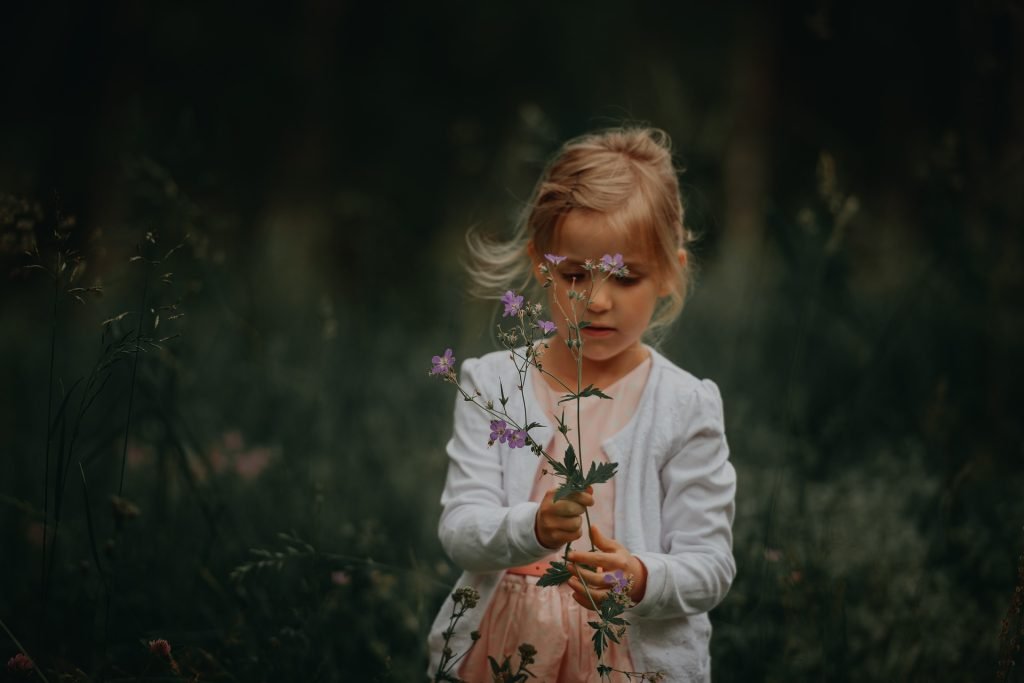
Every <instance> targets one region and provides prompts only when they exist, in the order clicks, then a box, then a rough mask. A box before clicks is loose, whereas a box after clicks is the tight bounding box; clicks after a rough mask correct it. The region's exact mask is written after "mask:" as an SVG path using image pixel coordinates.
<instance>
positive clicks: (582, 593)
mask: <svg viewBox="0 0 1024 683" xmlns="http://www.w3.org/2000/svg"><path fill="white" fill-rule="evenodd" d="M568 583H569V588H571V589H572V592H573V596H572V597H573V599H574V600H576V602H578V603H580V604H581V605H583V606H584V607H586V608H587V609H590V610H592V609H594V605H600V604H601V603H602V602H603V601H604V599H605V598H606V597H607V594H608V591H607V590H605V589H602V588H597V587H595V586H588V588H589V591H590V593H589V595H588V593H587V589H585V588H584V587H583V584H582V583H580V580H579V579H578V578H576V577H575V576H574V577H572V578H571V579H569V582H568ZM591 600H593V603H591Z"/></svg>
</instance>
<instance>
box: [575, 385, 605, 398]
mask: <svg viewBox="0 0 1024 683" xmlns="http://www.w3.org/2000/svg"><path fill="white" fill-rule="evenodd" d="M587 396H600V397H601V398H607V399H609V400H611V398H612V397H611V396H609V395H608V394H606V393H604V392H603V391H601V390H600V389H598V388H597V387H595V386H594V385H593V384H591V385H590V386H588V387H587V388H586V389H584V390H583V391H581V392H580V397H581V398H584V397H587Z"/></svg>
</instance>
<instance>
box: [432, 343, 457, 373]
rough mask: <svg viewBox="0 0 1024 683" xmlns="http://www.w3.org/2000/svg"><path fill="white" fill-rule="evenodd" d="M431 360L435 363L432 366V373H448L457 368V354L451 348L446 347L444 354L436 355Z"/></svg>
mask: <svg viewBox="0 0 1024 683" xmlns="http://www.w3.org/2000/svg"><path fill="white" fill-rule="evenodd" d="M430 361H431V362H432V363H433V364H434V367H432V368H430V374H431V375H446V374H448V373H449V372H451V371H452V370H454V369H455V356H453V355H452V350H451V349H445V350H444V355H443V356H434V357H433V358H431V359H430Z"/></svg>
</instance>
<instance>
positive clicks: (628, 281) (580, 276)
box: [561, 272, 640, 287]
mask: <svg viewBox="0 0 1024 683" xmlns="http://www.w3.org/2000/svg"><path fill="white" fill-rule="evenodd" d="M561 275H562V279H564V280H565V281H566V282H572V281H573V280H576V282H583V281H584V280H585V279H586V278H587V277H588V275H587V273H582V272H581V273H572V272H569V273H562V274H561ZM613 279H614V280H615V281H616V282H617V283H619V284H620V285H622V286H624V287H631V286H633V285H635V284H637V283H638V282H640V278H638V277H630V276H626V277H620V278H613Z"/></svg>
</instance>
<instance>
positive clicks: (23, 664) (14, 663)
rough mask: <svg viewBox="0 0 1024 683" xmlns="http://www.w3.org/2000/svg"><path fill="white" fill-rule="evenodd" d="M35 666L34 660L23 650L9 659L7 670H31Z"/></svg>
mask: <svg viewBox="0 0 1024 683" xmlns="http://www.w3.org/2000/svg"><path fill="white" fill-rule="evenodd" d="M33 666H34V665H33V664H32V660H31V659H29V658H28V657H26V656H25V655H24V654H22V653H21V652H19V653H18V654H16V655H14V656H13V657H11V658H10V659H8V660H7V670H8V671H10V672H12V673H13V672H17V671H31V670H32V667H33Z"/></svg>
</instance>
